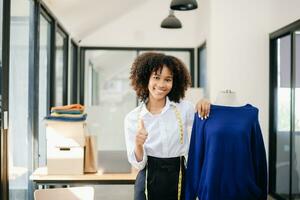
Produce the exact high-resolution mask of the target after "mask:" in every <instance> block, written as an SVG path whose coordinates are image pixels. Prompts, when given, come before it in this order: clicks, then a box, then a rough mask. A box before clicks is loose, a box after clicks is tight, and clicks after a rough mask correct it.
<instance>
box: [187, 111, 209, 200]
mask: <svg viewBox="0 0 300 200" xmlns="http://www.w3.org/2000/svg"><path fill="white" fill-rule="evenodd" d="M194 117H195V119H194V124H193V128H192V135H191V141H190V148H189V156H188V162H187V170H186V182H185V199H186V200H194V199H196V196H197V192H198V191H197V190H198V186H199V181H200V177H201V169H202V165H203V160H204V123H205V121H204V120H201V119H200V118H199V117H198V116H197V113H196V114H195V116H194Z"/></svg>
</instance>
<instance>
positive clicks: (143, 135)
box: [135, 119, 148, 146]
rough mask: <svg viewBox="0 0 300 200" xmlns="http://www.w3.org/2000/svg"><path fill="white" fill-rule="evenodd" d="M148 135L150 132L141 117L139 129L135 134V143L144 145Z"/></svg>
mask: <svg viewBox="0 0 300 200" xmlns="http://www.w3.org/2000/svg"><path fill="white" fill-rule="evenodd" d="M147 136H148V133H147V131H146V129H145V126H144V121H143V120H142V119H141V120H140V121H139V127H138V131H137V134H136V136H135V145H136V146H143V145H144V143H145V141H146V139H147Z"/></svg>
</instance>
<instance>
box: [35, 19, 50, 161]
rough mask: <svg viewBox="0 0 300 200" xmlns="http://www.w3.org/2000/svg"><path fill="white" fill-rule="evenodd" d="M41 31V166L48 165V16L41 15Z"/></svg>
mask: <svg viewBox="0 0 300 200" xmlns="http://www.w3.org/2000/svg"><path fill="white" fill-rule="evenodd" d="M39 23H40V31H39V86H38V87H39V97H38V98H39V100H38V107H39V109H38V111H39V113H38V126H39V143H38V145H39V166H45V165H46V148H45V147H46V129H45V125H44V123H43V119H44V117H45V116H47V114H48V109H49V108H48V106H49V95H48V91H49V90H50V87H49V82H48V77H49V71H50V70H49V69H50V49H51V44H50V41H51V23H52V22H51V20H50V19H49V18H48V16H45V15H43V14H40V22H39Z"/></svg>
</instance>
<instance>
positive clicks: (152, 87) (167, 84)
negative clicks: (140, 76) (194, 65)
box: [148, 66, 173, 101]
mask: <svg viewBox="0 0 300 200" xmlns="http://www.w3.org/2000/svg"><path fill="white" fill-rule="evenodd" d="M172 86H173V75H172V72H171V71H170V69H169V68H168V67H166V66H163V68H162V69H161V70H160V69H159V70H157V71H156V72H155V71H154V72H152V73H151V75H150V79H149V83H148V89H149V100H156V101H157V100H164V99H165V98H166V96H167V95H168V94H169V92H170V91H171V90H172Z"/></svg>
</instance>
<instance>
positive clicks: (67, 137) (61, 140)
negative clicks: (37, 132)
mask: <svg viewBox="0 0 300 200" xmlns="http://www.w3.org/2000/svg"><path fill="white" fill-rule="evenodd" d="M45 125H46V139H47V141H54V142H57V146H66V145H67V144H69V145H67V146H72V147H76V146H78V147H79V146H81V147H83V146H84V145H85V135H86V132H87V127H86V122H63V121H50V120H46V121H45Z"/></svg>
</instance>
